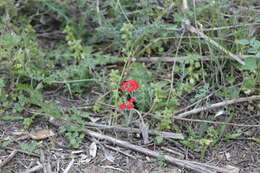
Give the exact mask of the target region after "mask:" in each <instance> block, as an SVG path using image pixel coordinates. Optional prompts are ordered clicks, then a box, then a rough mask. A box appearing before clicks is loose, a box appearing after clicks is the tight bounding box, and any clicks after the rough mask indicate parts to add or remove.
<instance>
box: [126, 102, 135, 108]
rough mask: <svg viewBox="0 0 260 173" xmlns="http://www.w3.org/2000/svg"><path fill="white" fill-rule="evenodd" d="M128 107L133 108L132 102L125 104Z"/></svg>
mask: <svg viewBox="0 0 260 173" xmlns="http://www.w3.org/2000/svg"><path fill="white" fill-rule="evenodd" d="M125 106H126V107H127V108H128V109H133V108H134V105H133V104H132V103H128V104H127V105H125Z"/></svg>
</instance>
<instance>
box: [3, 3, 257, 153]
mask: <svg viewBox="0 0 260 173" xmlns="http://www.w3.org/2000/svg"><path fill="white" fill-rule="evenodd" d="M240 2H242V1H240ZM240 2H239V1H235V2H234V3H238V4H239V3H240ZM230 5H231V4H230V3H226V2H221V1H218V2H215V1H214V2H213V1H212V2H211V1H209V2H206V3H202V4H200V5H196V6H194V7H193V8H192V9H191V10H189V11H185V10H182V8H181V1H174V2H172V1H157V0H149V1H148V0H144V1H137V0H134V1H129V0H121V1H114V0H107V1H104V2H103V1H102V2H100V4H99V6H97V4H96V2H95V1H93V2H92V1H91V2H90V1H86V0H71V1H64V2H63V1H51V0H27V1H21V0H18V1H14V0H12V1H10V0H5V1H1V3H0V14H1V17H0V21H1V22H0V23H1V24H0V49H1V52H0V74H1V78H0V114H3V115H5V116H3V119H5V120H23V123H24V128H25V129H29V128H30V126H31V125H32V124H33V123H34V120H35V118H36V117H38V116H42V115H44V116H45V117H49V116H54V117H57V118H65V119H66V120H67V121H71V122H77V123H78V126H75V127H62V128H61V131H62V132H63V133H65V136H66V137H67V138H68V139H69V141H70V145H71V146H72V147H74V148H77V147H79V146H80V143H81V141H82V139H83V138H84V135H83V134H82V133H81V132H82V131H83V129H84V125H83V124H84V121H86V119H87V118H88V117H82V114H83V113H84V111H83V110H82V111H79V110H75V109H73V110H70V111H67V112H66V113H67V115H66V116H63V115H62V114H61V109H60V106H59V105H58V104H56V103H54V101H53V100H45V99H44V93H45V92H46V91H48V90H51V89H57V88H59V89H61V90H62V92H61V94H64V95H66V96H67V97H70V98H77V97H79V96H81V95H83V94H84V93H87V92H89V91H90V90H91V89H92V88H93V87H98V88H99V92H100V93H99V96H98V98H97V100H96V102H95V103H93V104H92V105H91V106H92V107H91V108H92V110H91V111H94V112H109V113H112V115H113V116H114V117H113V118H115V122H114V123H118V124H120V123H122V121H120V117H119V118H118V116H120V114H122V112H120V110H119V109H118V106H119V104H120V103H122V102H123V100H122V99H125V98H122V93H121V92H120V90H119V86H120V83H121V82H123V81H126V80H129V79H134V80H136V81H138V83H139V85H140V86H142V87H141V89H140V90H138V91H136V92H135V93H134V95H132V96H133V97H134V98H135V100H136V102H135V108H136V109H138V110H139V111H141V112H143V113H144V114H146V115H147V116H146V118H147V124H148V125H149V126H150V127H151V128H154V129H158V130H171V131H179V132H180V131H182V129H186V130H187V131H185V132H184V131H183V133H187V134H188V136H189V137H188V138H186V139H185V140H183V141H182V144H183V145H185V146H187V147H188V148H190V149H192V150H194V151H197V152H200V153H202V156H204V154H205V151H206V149H207V148H209V147H212V146H214V145H215V144H217V143H218V141H219V140H220V139H221V138H222V137H227V136H228V135H231V134H227V135H225V133H224V132H225V130H226V128H225V126H224V125H223V126H221V127H219V128H214V126H211V125H207V126H204V125H202V126H196V128H197V129H198V133H196V132H194V131H193V130H192V128H194V127H189V125H188V124H185V123H184V124H183V126H179V125H178V124H177V123H175V122H174V121H173V116H174V115H176V114H177V113H179V110H180V107H186V106H187V105H191V104H193V103H207V102H206V101H205V100H213V101H215V100H224V99H233V98H239V97H242V96H249V95H256V94H257V93H258V91H259V87H260V65H259V56H260V40H259V39H260V38H258V37H257V35H256V34H254V33H253V34H252V31H251V28H250V27H245V25H248V24H252V26H253V23H255V22H257V21H259V15H256V12H255V11H254V10H253V9H251V8H245V9H244V10H245V11H244V12H245V13H244V14H245V15H243V16H238V14H240V12H241V9H232V10H231V8H230ZM252 5H254V4H252V3H250V2H248V3H246V4H245V6H246V7H249V6H252ZM12 7H15V8H12ZM185 17H188V18H189V19H190V21H192V25H194V26H196V28H197V29H198V30H201V31H203V32H204V33H205V34H206V35H207V36H209V37H210V38H212V39H213V40H216V41H217V42H218V43H219V44H220V45H222V46H223V47H224V48H226V49H227V50H228V51H230V52H232V53H233V54H236V55H241V56H242V57H244V59H243V61H244V62H245V64H244V65H241V64H239V63H237V62H236V61H234V60H232V59H230V58H229V55H227V54H226V53H225V52H223V51H221V50H219V49H218V48H216V47H215V46H214V45H212V44H211V43H210V42H208V41H207V40H205V39H203V38H198V35H196V34H194V33H189V32H186V31H185V30H184V28H183V21H184V19H185ZM248 22H249V23H248ZM212 28H214V29H212ZM244 55H248V56H244ZM142 57H146V59H145V60H146V61H148V62H149V61H150V63H143V61H144V60H143V58H142ZM152 57H162V58H161V60H162V61H160V58H158V59H159V61H157V62H153V61H152V60H153V58H152ZM164 57H172V59H170V60H169V61H171V62H163V60H164ZM178 57H179V60H178V59H177V60H176V61H177V62H174V61H173V59H176V58H178ZM183 57H184V60H183V59H182V58H183ZM223 57H226V58H223ZM111 64H112V65H114V67H112V68H111V67H110V65H111ZM125 97H127V96H125ZM209 102H210V101H209ZM107 105H113V106H114V107H113V108H112V109H111V107H109V106H107ZM253 109H254V111H255V109H256V107H254V108H253ZM225 111H226V113H227V112H229V113H230V114H229V116H228V117H227V118H226V121H227V122H230V121H231V120H232V119H233V117H234V111H233V109H232V106H231V108H230V109H227V110H225ZM213 114H214V113H213ZM72 115H73V116H75V117H76V118H71V117H73V116H72ZM202 116H203V118H204V119H208V120H215V117H214V116H213V115H212V113H210V115H209V116H206V114H205V115H202ZM233 133H234V134H237V133H238V132H232V134H233ZM239 134H240V133H239Z"/></svg>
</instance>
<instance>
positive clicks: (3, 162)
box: [0, 150, 17, 168]
mask: <svg viewBox="0 0 260 173" xmlns="http://www.w3.org/2000/svg"><path fill="white" fill-rule="evenodd" d="M16 153H17V150H14V151H12V153H11V154H10V155H9V156H8V157H7V158H6V159H5V160H4V161H2V162H0V168H2V167H3V166H5V165H6V164H7V163H8V162H9V161H10V160H12V158H14V156H15V155H16Z"/></svg>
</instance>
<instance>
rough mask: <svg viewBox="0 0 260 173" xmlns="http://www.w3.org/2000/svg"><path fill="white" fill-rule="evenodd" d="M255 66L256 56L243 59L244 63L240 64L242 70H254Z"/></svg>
mask: <svg viewBox="0 0 260 173" xmlns="http://www.w3.org/2000/svg"><path fill="white" fill-rule="evenodd" d="M256 67H257V65H256V58H253V57H249V58H246V59H245V65H243V66H242V69H243V70H255V69H256Z"/></svg>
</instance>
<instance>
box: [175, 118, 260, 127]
mask: <svg viewBox="0 0 260 173" xmlns="http://www.w3.org/2000/svg"><path fill="white" fill-rule="evenodd" d="M173 119H177V120H183V121H191V122H199V123H208V124H220V125H228V126H237V127H260V125H254V124H253V125H252V124H236V123H226V122H219V121H208V120H198V119H189V118H181V117H173Z"/></svg>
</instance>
